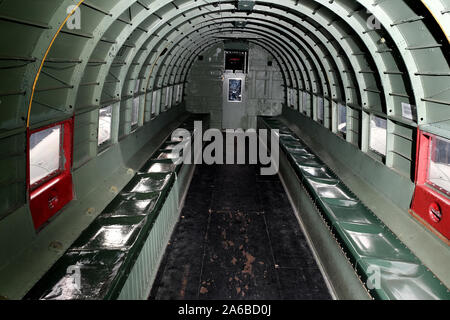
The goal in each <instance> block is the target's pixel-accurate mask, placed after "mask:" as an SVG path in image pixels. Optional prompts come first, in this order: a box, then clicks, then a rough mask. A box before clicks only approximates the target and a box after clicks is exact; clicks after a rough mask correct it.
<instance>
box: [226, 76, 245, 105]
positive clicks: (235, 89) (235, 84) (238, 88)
mask: <svg viewBox="0 0 450 320" xmlns="http://www.w3.org/2000/svg"><path fill="white" fill-rule="evenodd" d="M228 102H242V79H229V80H228Z"/></svg>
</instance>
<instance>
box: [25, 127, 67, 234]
mask: <svg viewBox="0 0 450 320" xmlns="http://www.w3.org/2000/svg"><path fill="white" fill-rule="evenodd" d="M72 139H73V119H69V120H65V121H62V122H60V123H57V124H54V125H52V126H49V127H45V128H41V129H38V130H34V131H31V132H30V136H29V141H28V145H29V153H28V168H29V179H28V181H27V182H28V188H29V190H30V211H31V216H32V218H33V223H34V227H35V229H40V228H42V226H44V225H45V223H46V222H47V221H48V220H49V219H50V218H51V217H53V216H54V215H55V214H56V213H57V212H58V211H60V210H61V209H62V208H63V207H64V206H65V205H66V204H67V203H69V202H70V201H72V199H73V187H72V173H71V168H72Z"/></svg>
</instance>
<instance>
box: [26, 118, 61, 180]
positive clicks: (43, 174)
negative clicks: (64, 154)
mask: <svg viewBox="0 0 450 320" xmlns="http://www.w3.org/2000/svg"><path fill="white" fill-rule="evenodd" d="M61 135H62V126H61V125H58V126H54V127H51V128H48V129H45V130H41V131H37V132H35V133H33V134H31V136H30V185H31V187H32V188H33V187H35V186H36V185H39V184H42V183H43V182H45V181H47V180H49V179H50V178H51V177H53V176H55V175H56V174H58V173H59V172H60V171H61V167H62V161H61V148H62V146H61V144H62V139H61Z"/></svg>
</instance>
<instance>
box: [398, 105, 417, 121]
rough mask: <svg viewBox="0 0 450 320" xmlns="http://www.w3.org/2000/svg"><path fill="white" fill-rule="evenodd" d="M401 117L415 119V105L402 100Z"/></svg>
mask: <svg viewBox="0 0 450 320" xmlns="http://www.w3.org/2000/svg"><path fill="white" fill-rule="evenodd" d="M402 117H403V118H405V119H408V120H411V121H414V120H416V119H417V109H416V107H415V106H413V105H410V104H408V103H404V102H402Z"/></svg>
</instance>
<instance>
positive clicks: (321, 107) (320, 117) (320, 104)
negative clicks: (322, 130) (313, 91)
mask: <svg viewBox="0 0 450 320" xmlns="http://www.w3.org/2000/svg"><path fill="white" fill-rule="evenodd" d="M324 112H325V111H324V104H323V98H318V99H317V120H318V121H319V122H320V123H322V124H323V118H324Z"/></svg>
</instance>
